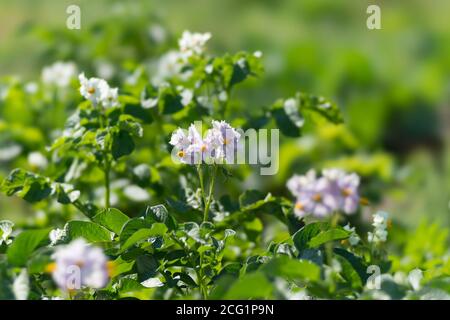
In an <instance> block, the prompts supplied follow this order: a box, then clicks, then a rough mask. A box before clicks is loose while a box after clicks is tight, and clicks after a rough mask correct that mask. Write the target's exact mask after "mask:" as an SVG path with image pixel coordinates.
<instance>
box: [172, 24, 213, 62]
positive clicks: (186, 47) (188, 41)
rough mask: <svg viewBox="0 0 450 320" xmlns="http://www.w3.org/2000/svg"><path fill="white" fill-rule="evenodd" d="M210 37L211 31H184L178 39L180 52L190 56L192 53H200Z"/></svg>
mask: <svg viewBox="0 0 450 320" xmlns="http://www.w3.org/2000/svg"><path fill="white" fill-rule="evenodd" d="M210 38H211V33H209V32H207V33H197V32H190V31H187V30H186V31H184V32H183V34H182V36H181V39H180V40H178V45H179V47H180V51H181V53H182V54H183V55H184V56H185V57H190V56H192V55H194V54H197V55H200V54H202V53H203V51H204V50H205V45H206V42H208V40H209V39H210Z"/></svg>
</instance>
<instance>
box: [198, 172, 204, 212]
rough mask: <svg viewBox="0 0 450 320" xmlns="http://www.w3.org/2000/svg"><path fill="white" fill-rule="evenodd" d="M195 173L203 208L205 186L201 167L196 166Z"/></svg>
mask: <svg viewBox="0 0 450 320" xmlns="http://www.w3.org/2000/svg"><path fill="white" fill-rule="evenodd" d="M197 173H198V180H199V181H200V190H201V193H202V202H203V208H204V207H205V206H206V196H205V184H204V182H203V169H202V165H201V164H199V165H197Z"/></svg>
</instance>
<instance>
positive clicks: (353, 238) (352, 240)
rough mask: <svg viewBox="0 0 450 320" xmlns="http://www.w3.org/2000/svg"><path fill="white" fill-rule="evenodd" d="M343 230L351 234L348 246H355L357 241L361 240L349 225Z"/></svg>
mask: <svg viewBox="0 0 450 320" xmlns="http://www.w3.org/2000/svg"><path fill="white" fill-rule="evenodd" d="M344 229H345V230H347V231H349V232H351V235H350V237H349V238H348V242H349V243H350V245H352V246H356V245H357V244H358V243H359V241H360V240H361V239H360V238H359V236H358V234H357V233H356V230H355V227H351V226H350V223H348V224H347V225H346V226H345V227H344Z"/></svg>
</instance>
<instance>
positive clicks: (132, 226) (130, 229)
mask: <svg viewBox="0 0 450 320" xmlns="http://www.w3.org/2000/svg"><path fill="white" fill-rule="evenodd" d="M151 226H152V222H151V221H148V220H144V219H142V218H132V219H130V220H128V222H127V223H125V225H124V226H123V227H122V230H121V231H120V244H121V245H123V244H124V243H125V241H126V240H127V239H128V238H129V237H131V236H132V235H133V234H134V233H135V232H136V231H138V230H140V229H145V228H151Z"/></svg>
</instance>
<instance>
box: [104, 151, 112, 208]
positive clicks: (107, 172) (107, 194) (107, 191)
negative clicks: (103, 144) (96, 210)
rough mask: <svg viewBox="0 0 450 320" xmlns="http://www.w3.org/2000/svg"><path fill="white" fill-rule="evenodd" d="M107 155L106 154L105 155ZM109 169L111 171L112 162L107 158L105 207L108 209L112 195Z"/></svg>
mask: <svg viewBox="0 0 450 320" xmlns="http://www.w3.org/2000/svg"><path fill="white" fill-rule="evenodd" d="M105 156H106V155H105ZM109 171H110V163H109V161H108V160H106V159H105V169H104V173H105V208H106V209H108V208H109V206H110V195H111V190H110V186H109Z"/></svg>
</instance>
